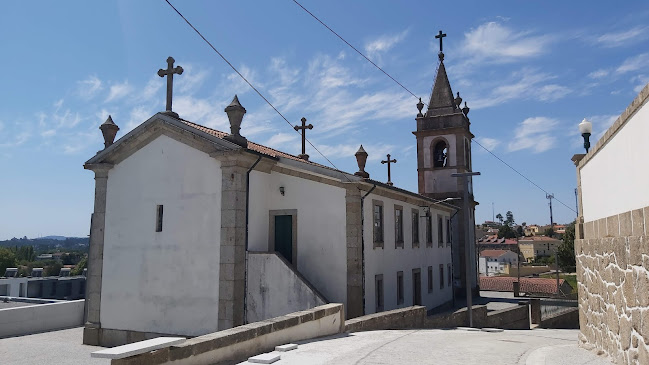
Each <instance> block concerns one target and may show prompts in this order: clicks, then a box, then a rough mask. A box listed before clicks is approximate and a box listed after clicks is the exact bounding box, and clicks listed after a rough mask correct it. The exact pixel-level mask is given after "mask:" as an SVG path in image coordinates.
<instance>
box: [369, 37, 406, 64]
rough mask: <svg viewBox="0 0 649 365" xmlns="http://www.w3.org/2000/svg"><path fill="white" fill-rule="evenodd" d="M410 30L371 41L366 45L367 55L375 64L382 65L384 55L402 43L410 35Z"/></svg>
mask: <svg viewBox="0 0 649 365" xmlns="http://www.w3.org/2000/svg"><path fill="white" fill-rule="evenodd" d="M408 31H409V30H408V29H406V30H404V31H403V32H400V33H397V34H392V35H388V34H385V35H382V36H380V37H378V38H376V39H374V40H372V41H369V42H367V43H366V44H365V53H366V54H367V57H368V58H370V59H371V60H373V61H374V62H378V63H380V62H381V61H382V57H381V56H382V55H383V54H384V53H385V52H387V51H389V50H390V49H392V47H394V46H395V45H397V44H398V43H399V42H401V41H402V40H403V39H404V38H405V37H406V35H408Z"/></svg>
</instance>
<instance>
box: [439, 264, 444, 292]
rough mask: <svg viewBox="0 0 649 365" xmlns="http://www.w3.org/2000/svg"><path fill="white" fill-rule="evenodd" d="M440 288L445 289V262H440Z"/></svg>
mask: <svg viewBox="0 0 649 365" xmlns="http://www.w3.org/2000/svg"><path fill="white" fill-rule="evenodd" d="M439 288H440V289H444V264H439Z"/></svg>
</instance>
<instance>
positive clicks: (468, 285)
mask: <svg viewBox="0 0 649 365" xmlns="http://www.w3.org/2000/svg"><path fill="white" fill-rule="evenodd" d="M477 175H480V173H479V172H463V173H453V174H451V176H453V177H459V178H463V179H464V199H462V200H463V202H462V208H463V209H462V210H463V211H464V217H465V220H466V232H465V233H464V262H465V265H466V273H465V274H464V275H465V278H464V279H465V281H464V285H466V308H467V310H468V312H469V327H473V303H472V301H473V297H472V295H473V293H471V276H473V274H472V272H473V270H472V269H471V255H469V252H470V251H471V250H470V248H471V246H470V242H473V244H474V245H475V238H473V236H474V235H472V234H471V233H472V232H474V233H475V227H474V226H473V224H472V223H471V217H469V181H470V179H471V177H472V176H477ZM473 265H474V266H475V263H474V264H473Z"/></svg>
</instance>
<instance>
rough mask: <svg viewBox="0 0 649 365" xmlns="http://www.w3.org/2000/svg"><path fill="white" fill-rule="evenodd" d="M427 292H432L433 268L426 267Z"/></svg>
mask: <svg viewBox="0 0 649 365" xmlns="http://www.w3.org/2000/svg"><path fill="white" fill-rule="evenodd" d="M428 292H429V293H432V292H433V267H432V266H428Z"/></svg>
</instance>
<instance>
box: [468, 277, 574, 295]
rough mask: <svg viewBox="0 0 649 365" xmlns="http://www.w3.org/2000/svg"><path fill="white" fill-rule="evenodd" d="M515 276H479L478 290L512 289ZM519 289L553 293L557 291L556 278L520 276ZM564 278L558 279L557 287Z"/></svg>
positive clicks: (561, 283) (561, 284) (524, 291)
mask: <svg viewBox="0 0 649 365" xmlns="http://www.w3.org/2000/svg"><path fill="white" fill-rule="evenodd" d="M517 280H518V279H517V278H514V277H508V276H497V277H493V276H489V277H487V276H481V277H480V290H490V291H514V282H515V281H517ZM520 282H521V286H520V290H521V292H523V293H539V294H554V293H556V292H557V280H556V279H546V278H521V279H520ZM564 282H565V280H563V279H559V287H561V286H563V284H564Z"/></svg>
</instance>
